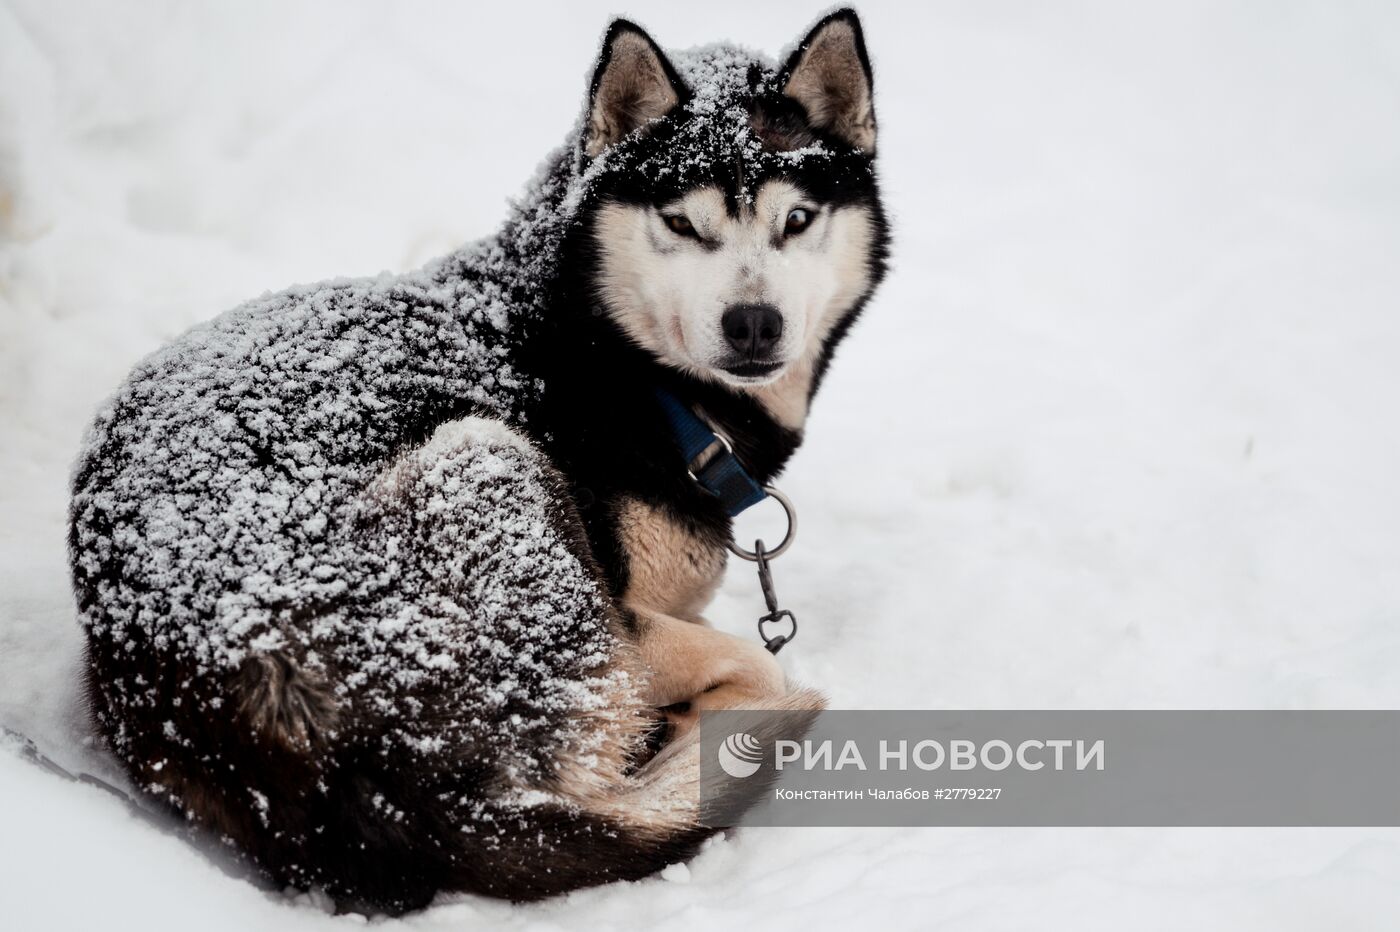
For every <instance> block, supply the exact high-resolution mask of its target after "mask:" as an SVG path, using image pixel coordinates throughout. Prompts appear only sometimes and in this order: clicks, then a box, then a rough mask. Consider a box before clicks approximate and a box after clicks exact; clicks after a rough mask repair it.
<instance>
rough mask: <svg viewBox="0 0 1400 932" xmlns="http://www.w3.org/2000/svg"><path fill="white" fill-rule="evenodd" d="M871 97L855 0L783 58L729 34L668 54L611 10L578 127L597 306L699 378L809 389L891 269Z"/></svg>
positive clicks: (666, 359) (748, 385) (668, 362)
mask: <svg viewBox="0 0 1400 932" xmlns="http://www.w3.org/2000/svg"><path fill="white" fill-rule="evenodd" d="M677 66H679V68H678V67H677ZM871 94H872V83H871V71H870V63H869V59H868V58H867V56H866V51H865V45H864V41H863V38H862V34H861V27H860V22H859V20H858V19H857V18H856V15H855V13H854V12H852V11H849V10H843V11H840V12H837V13H833V14H831V15H829V16H827V17H826V18H825V19H823V20H822V21H821V22H820V23H818V24H817V25H816V26H815V27H814V28H813V29H812V30H811V32H810V33H809V34H808V35H807V36H806V37H805V38H804V39H803V40H802V42H801V43H800V44H799V45H798V46H797V48H796V49H795V50H794V51H793V52H792V54H791V55H790V56H789V57H788V59H787V61H786V63H785V64H784V65H783V66H782V67H780V68H773V67H770V66H768V65H766V64H764V63H763V62H762V61H760V60H758V59H755V58H753V57H752V56H750V55H748V54H747V53H744V52H741V51H739V50H737V49H733V48H728V47H717V46H712V47H708V48H704V49H700V50H697V51H694V52H689V53H680V54H678V55H677V56H676V59H675V64H673V63H672V61H671V60H670V59H668V57H667V56H666V54H665V53H663V52H662V51H661V49H660V48H659V47H658V46H657V45H656V43H655V42H653V41H652V39H651V38H650V37H649V36H648V35H647V34H646V33H645V32H643V31H642V30H641V29H640V28H639V27H637V26H635V25H633V24H632V23H629V22H626V21H621V20H620V21H618V22H615V23H614V24H613V25H612V27H611V29H610V30H609V31H608V34H607V37H606V38H605V40H604V43H603V51H602V55H601V58H600V60H599V62H598V67H597V69H596V72H595V74H594V77H593V82H592V87H591V91H590V96H589V105H588V115H587V120H586V125H585V128H584V136H583V139H582V140H581V149H582V158H583V159H584V160H585V161H589V162H590V163H594V162H596V163H600V164H598V165H597V166H596V167H597V168H598V171H597V172H596V173H595V174H596V175H597V179H598V180H597V182H596V183H597V186H598V188H597V194H598V195H599V206H598V209H597V210H596V211H593V212H592V215H591V224H592V226H591V244H592V248H593V249H594V252H595V256H596V260H597V269H596V275H595V278H594V281H595V283H596V286H595V287H596V290H597V294H596V295H595V298H596V300H597V301H598V303H599V305H600V306H601V308H602V310H603V311H604V312H605V313H606V314H607V315H608V316H609V317H610V318H611V319H612V320H613V321H615V322H616V324H617V325H618V326H619V327H620V328H621V330H622V331H623V332H624V333H625V334H626V335H627V336H628V337H629V338H630V339H631V340H632V341H633V342H635V343H636V344H638V345H639V346H641V347H643V348H644V349H646V350H647V351H649V352H650V353H651V354H652V355H653V356H655V357H656V358H657V359H658V360H660V361H661V362H663V363H664V364H666V365H669V366H671V367H673V368H676V369H679V370H682V371H684V372H687V373H689V374H691V375H695V376H699V377H702V378H708V379H715V380H719V381H721V382H724V383H727V384H729V385H731V386H734V387H736V388H740V389H750V388H752V389H757V388H760V387H762V386H765V385H769V384H772V383H774V382H776V381H777V380H779V379H782V378H783V377H784V375H785V374H789V373H799V372H800V373H805V380H806V382H807V383H809V384H810V382H811V380H812V375H813V372H814V371H819V370H820V368H821V366H822V365H823V364H824V358H825V356H824V349H825V347H826V346H827V344H828V341H829V338H830V337H831V335H832V334H833V333H835V332H840V331H841V330H844V327H842V323H843V321H846V320H848V318H850V317H851V316H852V315H853V314H854V312H855V311H856V310H858V308H859V307H860V305H861V304H862V303H863V302H864V299H865V298H866V296H868V294H869V293H870V291H871V289H872V288H873V287H874V285H875V283H876V280H877V279H878V278H879V275H880V273H881V270H882V268H883V256H884V249H885V229H884V218H883V214H882V213H881V212H880V207H879V201H878V192H877V189H876V186H875V176H874V168H873V160H874V151H875V115H874V108H873V102H872V96H871ZM804 400H805V399H804Z"/></svg>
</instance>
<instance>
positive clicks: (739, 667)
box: [633, 608, 787, 733]
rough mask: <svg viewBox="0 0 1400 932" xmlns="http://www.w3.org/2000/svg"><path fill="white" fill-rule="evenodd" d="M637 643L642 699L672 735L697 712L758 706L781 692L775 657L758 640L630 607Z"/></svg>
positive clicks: (687, 725) (783, 685) (767, 703)
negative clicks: (644, 673)
mask: <svg viewBox="0 0 1400 932" xmlns="http://www.w3.org/2000/svg"><path fill="white" fill-rule="evenodd" d="M633 611H634V615H635V617H636V619H637V625H638V647H639V649H640V652H641V655H642V660H643V662H644V663H645V664H646V665H647V667H648V668H649V669H650V671H651V680H650V684H649V689H648V703H649V704H650V705H653V706H655V707H657V708H661V709H663V710H665V713H666V717H667V719H668V720H669V721H670V722H671V724H672V725H673V726H674V727H675V728H676V731H677V733H679V732H681V731H684V730H686V729H688V728H690V727H691V726H692V725H694V724H695V723H696V722H697V721H698V720H699V715H700V713H701V712H704V711H709V710H715V709H742V708H751V707H752V708H764V707H768V706H770V705H772V704H773V703H774V702H775V701H776V700H777V699H779V698H781V697H782V696H784V695H786V693H787V681H786V678H785V677H784V676H783V671H782V668H781V667H779V666H778V662H777V660H775V659H774V657H773V655H772V654H770V653H768V651H766V650H764V649H763V648H762V647H761V646H759V645H758V644H755V643H753V642H752V641H746V640H744V639H742V638H738V637H735V636H734V635H732V634H725V633H724V632H723V631H716V630H715V629H713V628H710V627H708V626H706V625H703V624H696V623H694V622H691V621H682V620H681V619H679V618H673V617H671V616H670V615H665V614H662V613H660V612H655V611H651V610H649V609H645V608H642V609H634V610H633Z"/></svg>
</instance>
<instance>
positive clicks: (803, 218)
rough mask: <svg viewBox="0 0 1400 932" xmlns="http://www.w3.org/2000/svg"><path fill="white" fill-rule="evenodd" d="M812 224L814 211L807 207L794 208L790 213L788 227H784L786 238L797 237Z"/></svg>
mask: <svg viewBox="0 0 1400 932" xmlns="http://www.w3.org/2000/svg"><path fill="white" fill-rule="evenodd" d="M811 223H812V211H810V210H808V209H807V208H805V207H794V208H793V209H792V210H790V211H788V215H787V225H786V226H784V227H783V235H784V236H796V235H797V234H798V233H801V232H802V231H803V230H805V229H807V227H808V226H810V225H811Z"/></svg>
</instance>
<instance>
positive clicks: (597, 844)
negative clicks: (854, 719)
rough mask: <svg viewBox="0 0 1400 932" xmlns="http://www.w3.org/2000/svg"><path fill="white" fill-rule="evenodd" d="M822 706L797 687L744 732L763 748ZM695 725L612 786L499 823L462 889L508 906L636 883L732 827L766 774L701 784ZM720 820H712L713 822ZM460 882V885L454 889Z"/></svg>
mask: <svg viewBox="0 0 1400 932" xmlns="http://www.w3.org/2000/svg"><path fill="white" fill-rule="evenodd" d="M824 707H825V699H824V698H823V697H822V695H821V694H820V693H818V692H816V691H815V690H810V689H795V690H792V691H790V692H788V693H787V694H786V695H784V696H781V697H775V698H774V699H772V700H769V701H766V702H763V703H755V704H752V705H750V706H749V707H748V709H746V711H748V712H749V714H747V715H746V716H745V717H744V723H745V725H744V727H745V731H746V732H748V733H749V734H751V735H753V737H755V738H756V739H757V740H758V741H759V743H760V744H761V745H762V746H764V747H771V746H772V743H773V741H774V740H776V739H777V738H780V737H781V738H789V739H792V738H798V737H800V736H801V734H805V733H806V731H807V730H808V728H809V727H810V724H811V722H812V719H813V718H814V717H815V716H816V714H817V713H818V712H820V711H821V709H823V708H824ZM699 732H700V728H698V727H695V728H691V729H690V731H689V732H688V733H687V734H686V735H685V736H683V737H681V738H679V739H677V740H676V741H674V742H672V743H671V744H669V745H667V746H666V747H665V748H663V749H662V751H661V752H660V753H659V754H657V756H656V757H655V758H653V759H652V760H651V761H650V762H648V763H647V765H646V766H645V767H643V768H641V769H640V770H638V771H637V772H636V773H635V774H633V775H631V776H629V777H627V778H626V779H624V780H623V781H622V782H620V783H616V784H614V785H612V786H606V787H595V786H588V785H585V786H571V785H569V783H568V782H567V781H566V782H565V783H564V784H563V785H562V786H560V788H559V791H558V795H557V797H556V798H547V797H546V798H541V799H540V800H538V801H536V802H535V803H534V804H533V805H531V806H529V807H528V809H516V808H508V809H507V810H505V811H504V812H503V813H501V814H499V815H498V817H497V821H498V824H500V822H501V821H502V817H504V821H505V822H507V823H509V824H510V825H511V830H509V831H506V832H503V833H502V834H501V835H500V836H498V838H497V841H498V842H499V846H498V847H496V849H495V851H494V852H493V854H492V856H491V857H490V858H489V859H488V861H487V862H481V863H475V864H468V865H464V867H465V868H466V872H467V873H468V874H469V876H465V877H458V878H454V879H456V880H457V881H458V882H459V883H460V888H466V889H475V890H479V891H480V892H482V893H487V894H491V895H495V896H502V897H506V898H509V899H512V900H534V899H540V898H543V897H547V896H553V895H555V894H559V893H565V892H567V891H569V890H573V889H576V888H579V887H585V886H592V885H595V884H600V883H607V882H610V881H615V880H636V879H639V878H642V877H645V876H648V875H649V874H653V873H655V872H657V871H659V870H661V869H662V868H664V867H666V866H668V865H670V864H675V863H678V862H681V861H685V860H688V859H689V858H691V857H692V856H694V854H695V853H696V851H697V850H698V848H699V846H700V844H701V843H702V842H704V841H705V840H706V839H707V838H709V837H710V836H711V835H713V834H715V833H716V832H717V831H720V830H722V829H725V828H728V827H730V826H731V825H732V824H733V821H734V820H735V819H736V817H737V815H739V814H741V813H742V812H744V811H746V810H747V809H748V808H750V807H751V806H752V805H753V804H754V803H756V802H757V801H758V799H759V798H760V797H761V796H763V795H764V794H765V793H766V792H767V790H768V788H769V786H770V784H771V772H770V771H768V770H767V769H765V770H763V771H760V772H759V773H757V774H755V775H754V776H752V777H750V778H730V777H728V776H727V775H725V774H723V773H722V772H717V773H716V775H715V776H714V777H713V778H710V777H709V774H710V772H711V771H714V768H705V775H706V778H707V782H706V783H705V785H704V786H702V784H701V778H702V768H701V755H700V752H701V744H700V735H699ZM716 819H718V820H719V821H716ZM453 886H457V884H453Z"/></svg>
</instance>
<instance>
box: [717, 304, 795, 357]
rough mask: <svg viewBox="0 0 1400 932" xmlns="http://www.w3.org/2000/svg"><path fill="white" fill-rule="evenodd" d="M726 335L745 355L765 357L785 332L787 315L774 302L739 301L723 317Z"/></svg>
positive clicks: (737, 349)
mask: <svg viewBox="0 0 1400 932" xmlns="http://www.w3.org/2000/svg"><path fill="white" fill-rule="evenodd" d="M719 326H720V329H721V330H723V331H724V338H725V339H726V340H728V341H729V345H730V346H732V347H734V351H735V352H737V353H739V354H740V355H741V356H743V357H744V358H745V359H763V358H764V357H765V356H767V355H769V354H770V353H772V352H773V347H775V346H777V345H778V338H779V337H781V336H782V335H783V315H782V314H780V313H779V312H778V309H777V308H776V307H773V305H771V304H736V305H734V306H733V307H731V308H730V309H729V310H727V311H725V312H724V316H723V317H721V318H720V319H719Z"/></svg>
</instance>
